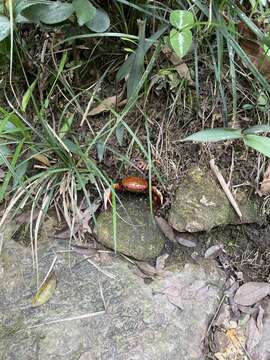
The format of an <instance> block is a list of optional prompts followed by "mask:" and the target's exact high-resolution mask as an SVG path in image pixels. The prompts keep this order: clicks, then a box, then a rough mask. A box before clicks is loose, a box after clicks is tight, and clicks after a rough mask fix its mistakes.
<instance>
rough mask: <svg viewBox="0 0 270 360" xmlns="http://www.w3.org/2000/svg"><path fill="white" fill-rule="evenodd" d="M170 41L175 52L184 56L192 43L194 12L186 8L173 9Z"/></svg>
mask: <svg viewBox="0 0 270 360" xmlns="http://www.w3.org/2000/svg"><path fill="white" fill-rule="evenodd" d="M170 24H171V25H172V26H173V28H172V29H171V31H170V43H171V46H172V48H173V50H174V51H175V53H176V54H177V55H178V56H179V57H180V58H182V57H183V56H185V55H186V54H187V52H188V51H189V49H190V47H191V45H192V32H191V28H192V27H193V25H194V17H193V14H192V12H190V11H186V10H173V11H172V12H171V14H170Z"/></svg>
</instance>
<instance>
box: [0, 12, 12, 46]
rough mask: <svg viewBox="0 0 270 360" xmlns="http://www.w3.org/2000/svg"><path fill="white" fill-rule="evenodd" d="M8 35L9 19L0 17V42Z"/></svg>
mask: <svg viewBox="0 0 270 360" xmlns="http://www.w3.org/2000/svg"><path fill="white" fill-rule="evenodd" d="M9 33H10V22H9V18H7V17H6V16H3V15H0V41H2V40H4V39H5V38H6V37H7V36H8V35H9Z"/></svg>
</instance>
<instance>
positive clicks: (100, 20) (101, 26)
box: [85, 9, 110, 33]
mask: <svg viewBox="0 0 270 360" xmlns="http://www.w3.org/2000/svg"><path fill="white" fill-rule="evenodd" d="M85 25H86V26H87V27H88V28H89V29H90V30H92V31H94V32H97V33H99V32H104V31H106V30H107V29H108V28H109V26H110V18H109V16H108V14H107V13H106V11H104V10H102V9H96V15H95V16H94V18H93V19H92V20H91V21H89V22H87V23H86V24H85Z"/></svg>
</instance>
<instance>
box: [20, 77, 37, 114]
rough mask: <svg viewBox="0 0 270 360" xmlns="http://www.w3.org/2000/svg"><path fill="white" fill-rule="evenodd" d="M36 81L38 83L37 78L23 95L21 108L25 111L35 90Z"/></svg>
mask: <svg viewBox="0 0 270 360" xmlns="http://www.w3.org/2000/svg"><path fill="white" fill-rule="evenodd" d="M36 83H37V79H36V80H35V81H33V82H32V84H31V85H30V86H29V88H28V89H27V91H26V93H25V94H24V95H23V98H22V105H21V109H22V111H23V112H25V110H26V108H27V105H28V103H29V100H30V98H31V95H32V93H33V90H34V88H35V86H36Z"/></svg>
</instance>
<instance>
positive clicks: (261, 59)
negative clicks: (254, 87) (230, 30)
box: [238, 22, 270, 79]
mask: <svg viewBox="0 0 270 360" xmlns="http://www.w3.org/2000/svg"><path fill="white" fill-rule="evenodd" d="M256 25H257V27H259V28H261V27H262V26H261V24H259V23H258V22H257V23H256ZM238 31H239V33H240V35H241V37H240V40H239V43H240V46H241V47H242V49H243V50H244V51H245V53H246V54H247V55H248V57H249V59H250V61H251V62H252V63H253V65H254V66H255V67H256V68H257V69H258V70H259V71H260V72H261V73H262V74H263V75H264V76H265V77H266V78H267V79H269V78H270V61H269V58H268V56H265V51H264V49H263V47H262V46H261V45H260V44H259V41H258V39H257V37H256V35H255V34H254V32H252V31H251V30H250V29H249V28H248V27H247V26H246V25H245V24H243V23H239V24H238ZM263 31H264V30H263ZM244 66H247V64H244Z"/></svg>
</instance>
